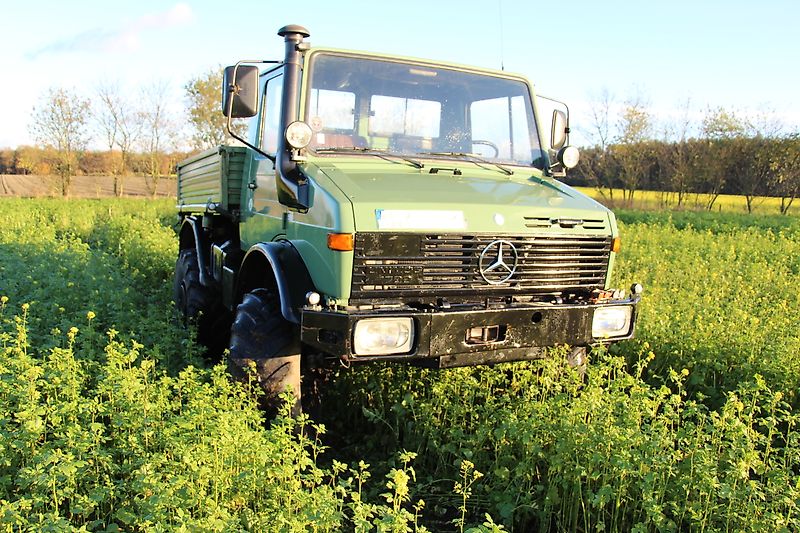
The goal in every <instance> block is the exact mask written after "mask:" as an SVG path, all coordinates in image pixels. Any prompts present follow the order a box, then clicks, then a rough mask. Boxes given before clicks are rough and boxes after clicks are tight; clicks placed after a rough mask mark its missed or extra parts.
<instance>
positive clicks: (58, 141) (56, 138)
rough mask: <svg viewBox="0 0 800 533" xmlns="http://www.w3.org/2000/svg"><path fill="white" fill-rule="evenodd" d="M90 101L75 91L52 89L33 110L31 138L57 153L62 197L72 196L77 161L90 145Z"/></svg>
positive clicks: (57, 167)
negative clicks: (70, 190)
mask: <svg viewBox="0 0 800 533" xmlns="http://www.w3.org/2000/svg"><path fill="white" fill-rule="evenodd" d="M90 114H91V108H90V104H89V100H88V99H86V98H82V97H81V96H79V95H78V94H76V93H75V92H73V91H70V90H67V89H63V88H51V89H49V90H48V91H47V93H46V94H45V95H44V96H43V97H42V98H41V100H40V102H39V104H38V105H37V106H36V107H34V109H33V115H32V118H33V123H32V125H31V126H30V131H31V135H32V136H33V138H34V139H36V141H37V142H38V143H40V144H42V145H44V146H47V147H52V148H54V149H55V151H56V154H57V163H56V171H57V173H58V176H59V177H60V179H61V184H60V189H61V194H62V196H66V195H67V194H69V187H70V185H71V183H72V176H73V175H75V171H76V169H77V166H78V159H79V157H80V155H81V153H82V152H83V151H84V150H85V149H86V146H87V144H88V143H89V139H90V134H89V129H88V128H87V123H88V121H89V118H90Z"/></svg>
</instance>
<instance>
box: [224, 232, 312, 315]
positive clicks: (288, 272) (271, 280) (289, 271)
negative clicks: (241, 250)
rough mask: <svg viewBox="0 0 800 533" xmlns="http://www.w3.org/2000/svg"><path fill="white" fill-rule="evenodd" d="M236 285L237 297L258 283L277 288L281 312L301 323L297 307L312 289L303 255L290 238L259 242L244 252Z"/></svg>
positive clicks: (258, 284)
mask: <svg viewBox="0 0 800 533" xmlns="http://www.w3.org/2000/svg"><path fill="white" fill-rule="evenodd" d="M240 272H241V273H240V276H239V283H238V285H237V290H236V296H237V301H241V299H242V297H243V296H244V295H245V294H246V293H248V292H250V291H252V290H253V289H257V288H260V287H264V288H268V289H273V290H276V291H277V293H278V296H279V297H280V301H281V314H282V315H283V317H284V318H285V319H286V320H288V321H289V322H292V323H295V324H299V323H300V311H299V310H300V308H302V307H303V305H304V304H305V300H306V294H307V293H308V292H309V291H313V290H315V288H314V282H313V281H312V280H311V276H310V275H309V273H308V269H307V268H306V265H305V263H303V258H302V257H301V256H300V254H299V253H298V251H297V249H296V248H295V247H294V246H293V245H292V243H291V242H289V241H276V242H260V243H258V244H255V245H253V246H252V247H251V248H250V249H249V250H248V251H247V254H246V255H245V256H244V261H243V262H242V268H241V271H240Z"/></svg>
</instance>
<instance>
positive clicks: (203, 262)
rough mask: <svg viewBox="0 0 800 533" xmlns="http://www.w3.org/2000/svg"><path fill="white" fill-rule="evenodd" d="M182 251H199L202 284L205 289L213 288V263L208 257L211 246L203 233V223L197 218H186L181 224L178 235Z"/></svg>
mask: <svg viewBox="0 0 800 533" xmlns="http://www.w3.org/2000/svg"><path fill="white" fill-rule="evenodd" d="M178 238H179V246H180V250H187V249H189V248H194V249H195V250H197V262H198V263H199V265H198V266H199V269H200V284H201V285H203V286H204V287H210V286H211V281H212V279H213V278H212V277H211V271H210V268H211V262H210V261H209V257H208V250H209V249H210V247H211V245H210V243H209V242H208V239H207V238H206V235H205V232H204V231H203V222H202V220H199V219H198V218H197V217H186V218H184V219H183V222H182V223H181V229H180V232H179V233H178Z"/></svg>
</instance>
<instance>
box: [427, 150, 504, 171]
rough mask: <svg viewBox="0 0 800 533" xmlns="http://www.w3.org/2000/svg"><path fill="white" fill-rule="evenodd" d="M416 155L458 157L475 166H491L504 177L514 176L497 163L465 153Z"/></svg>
mask: <svg viewBox="0 0 800 533" xmlns="http://www.w3.org/2000/svg"><path fill="white" fill-rule="evenodd" d="M417 155H443V156H449V157H459V158H462V159H467V160H468V161H470V162H472V163H475V164H481V163H482V164H484V165H493V166H494V167H495V168H498V169H500V171H501V172H502V173H503V174H505V175H506V176H511V175H513V174H514V171H513V170H510V169H508V168H506V167H504V166H503V165H501V164H499V163H495V162H494V161H488V160H486V159H483V158H482V157H481V156H479V155H477V154H468V153H465V152H417Z"/></svg>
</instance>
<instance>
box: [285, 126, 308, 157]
mask: <svg viewBox="0 0 800 533" xmlns="http://www.w3.org/2000/svg"><path fill="white" fill-rule="evenodd" d="M311 135H312V132H311V126H309V125H308V124H306V123H305V122H301V121H299V120H298V121H296V122H292V123H291V124H289V125H288V126H287V127H286V142H288V143H289V146H291V147H292V148H294V149H295V150H300V149H301V148H305V147H306V146H308V143H310V142H311Z"/></svg>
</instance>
